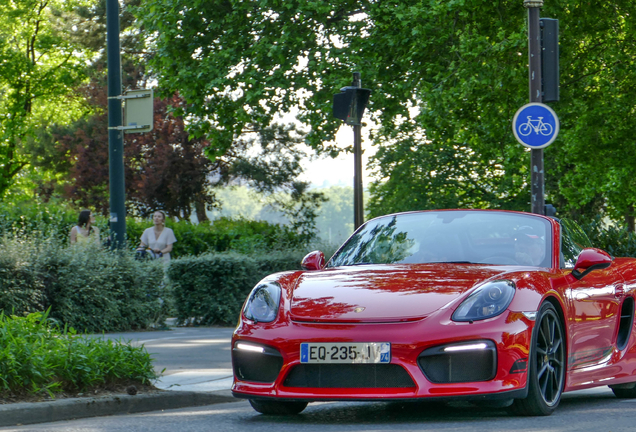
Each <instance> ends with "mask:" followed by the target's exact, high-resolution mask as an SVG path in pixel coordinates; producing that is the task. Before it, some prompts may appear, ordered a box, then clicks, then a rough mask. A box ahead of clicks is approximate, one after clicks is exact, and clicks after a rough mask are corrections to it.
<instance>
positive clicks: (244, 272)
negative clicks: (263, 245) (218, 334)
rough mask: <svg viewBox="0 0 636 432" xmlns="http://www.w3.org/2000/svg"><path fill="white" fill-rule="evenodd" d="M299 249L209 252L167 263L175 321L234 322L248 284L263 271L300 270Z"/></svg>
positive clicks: (247, 291) (252, 282)
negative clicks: (249, 253)
mask: <svg viewBox="0 0 636 432" xmlns="http://www.w3.org/2000/svg"><path fill="white" fill-rule="evenodd" d="M303 254H304V253H303V252H289V253H282V252H279V253H272V254H268V255H256V256H253V257H250V256H246V255H241V254H237V253H232V252H230V253H209V254H202V255H200V256H197V257H186V258H181V259H179V260H176V261H173V262H171V263H170V267H169V268H168V277H169V279H170V281H171V284H172V286H173V292H174V296H175V305H176V309H177V316H178V319H179V321H181V322H183V321H185V320H187V319H189V318H194V319H195V323H196V324H228V325H231V324H235V323H236V321H237V320H238V318H239V313H240V311H241V306H242V305H243V302H244V301H245V299H246V297H247V295H248V294H249V292H250V291H251V290H252V288H253V287H254V286H255V285H256V284H257V283H258V282H259V281H260V280H261V279H262V278H263V277H265V276H266V275H268V274H271V273H276V272H280V271H289V270H300V261H301V259H302V257H303Z"/></svg>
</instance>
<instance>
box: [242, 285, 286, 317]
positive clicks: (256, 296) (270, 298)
mask: <svg viewBox="0 0 636 432" xmlns="http://www.w3.org/2000/svg"><path fill="white" fill-rule="evenodd" d="M279 304H280V286H279V285H278V284H276V283H273V282H270V283H264V284H259V285H257V286H256V287H255V288H254V289H253V290H252V292H251V293H250V296H249V297H248V299H247V302H246V303H245V308H243V315H245V318H248V319H251V320H252V321H255V322H272V321H274V320H275V319H276V315H278V306H279Z"/></svg>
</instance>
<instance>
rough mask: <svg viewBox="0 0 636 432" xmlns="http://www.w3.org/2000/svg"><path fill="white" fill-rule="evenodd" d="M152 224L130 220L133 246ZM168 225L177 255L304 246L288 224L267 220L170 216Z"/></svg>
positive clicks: (130, 236) (242, 251) (130, 234)
mask: <svg viewBox="0 0 636 432" xmlns="http://www.w3.org/2000/svg"><path fill="white" fill-rule="evenodd" d="M152 226H153V225H152V222H151V221H139V220H133V219H129V220H127V221H126V235H127V236H128V239H129V244H130V246H131V247H132V248H134V247H137V245H139V239H140V238H141V235H142V234H143V232H144V230H145V229H146V228H149V227H152ZM166 226H167V227H168V228H171V229H172V230H173V231H174V235H175V237H176V238H177V242H176V243H175V244H174V246H173V252H172V253H171V255H173V256H174V257H183V256H187V255H199V254H201V253H206V252H224V251H228V250H233V251H237V252H240V253H250V254H251V253H254V252H259V251H261V252H262V251H266V250H282V249H289V248H296V247H299V246H302V240H301V238H300V237H299V236H298V235H297V234H296V233H294V232H292V231H291V230H290V229H289V228H287V227H286V226H284V225H278V224H272V223H269V222H265V221H250V220H246V219H229V218H220V219H216V220H215V221H213V222H211V223H209V222H204V223H200V224H193V223H191V222H189V221H183V220H182V221H179V222H174V221H171V220H167V221H166Z"/></svg>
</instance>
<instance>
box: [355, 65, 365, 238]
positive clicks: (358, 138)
mask: <svg viewBox="0 0 636 432" xmlns="http://www.w3.org/2000/svg"><path fill="white" fill-rule="evenodd" d="M353 87H356V88H361V87H362V83H361V81H360V72H354V73H353ZM353 159H354V165H353V225H354V229H358V227H360V225H362V224H363V223H364V203H363V195H362V126H361V125H360V124H356V125H353Z"/></svg>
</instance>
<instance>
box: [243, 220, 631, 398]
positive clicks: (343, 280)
mask: <svg viewBox="0 0 636 432" xmlns="http://www.w3.org/2000/svg"><path fill="white" fill-rule="evenodd" d="M509 213H514V212H509ZM536 217H539V218H543V219H545V220H547V221H549V223H550V226H551V228H552V230H551V236H552V238H551V241H552V245H553V248H552V251H553V253H552V257H551V259H550V262H551V267H546V268H540V267H529V266H520V265H482V264H462V263H457V264H442V263H434V264H382V265H358V266H346V267H336V268H325V269H322V270H316V271H296V272H288V273H280V274H275V275H271V276H269V277H268V278H266V279H265V280H264V281H275V282H276V283H278V284H279V285H280V287H281V289H282V295H281V299H280V307H279V312H278V316H277V318H276V319H275V320H274V321H273V322H270V323H265V322H258V323H257V322H254V321H253V320H250V319H247V318H246V317H245V316H244V315H243V316H241V319H240V321H239V324H238V327H237V328H236V331H235V332H234V336H233V340H232V344H233V345H232V346H233V347H234V346H235V344H236V343H237V342H240V341H242V342H249V343H252V344H256V345H262V346H267V347H271V348H274V349H275V350H277V351H278V352H280V354H281V355H282V358H283V366H282V368H281V370H280V373H279V375H278V377H277V378H276V380H275V381H274V382H272V383H258V382H253V381H245V380H241V379H239V378H238V377H237V375H236V373H235V378H234V385H233V388H232V390H233V393H234V394H235V395H236V396H238V397H247V398H272V397H273V398H280V399H284V400H310V401H315V400H375V399H411V398H431V397H444V398H447V397H469V396H470V397H478V396H491V397H492V396H495V397H496V396H497V395H507V394H514V395H521V396H523V394H524V393H523V392H524V390H525V389H526V388H527V386H526V384H527V375H528V373H527V370H526V369H525V368H523V367H522V368H521V369H517V370H515V367H514V366H515V364H516V362H518V361H521V364H524V361H527V359H528V356H529V352H530V346H531V340H532V334H533V329H534V324H535V322H534V321H533V319H532V317H531V314H532V313H533V312H536V311H538V310H539V308H540V306H541V304H542V303H543V302H546V301H550V302H552V303H553V304H554V305H555V307H556V308H557V310H558V311H559V314H560V315H561V316H562V320H563V328H564V332H565V337H566V340H567V347H566V355H567V372H566V381H565V385H564V389H563V390H564V391H570V390H578V389H583V388H589V387H594V386H599V385H610V384H620V383H626V382H635V381H636V339H635V336H634V334H633V325H634V324H633V320H632V322H631V328H630V329H629V336H628V338H627V342H626V344H625V346H624V347H623V348H620V347H617V335H618V331H619V323H620V319H621V317H620V315H621V306H622V303H623V301H624V300H625V299H626V298H632V299H633V298H634V295H635V293H636V264H635V260H634V259H631V258H616V259H614V261H613V262H612V264H611V266H609V267H608V268H605V269H598V270H594V271H591V272H590V273H589V274H587V275H585V276H584V277H583V278H581V279H580V280H579V279H577V278H575V277H574V276H573V275H572V273H573V271H572V270H573V269H571V268H569V269H566V268H561V267H562V266H561V265H560V257H559V253H558V252H555V251H559V250H560V241H561V240H560V239H561V228H560V225H559V223H557V222H556V221H555V220H553V219H550V218H547V217H542V216H536ZM320 267H321V266H320ZM501 279H505V280H510V281H513V282H514V283H515V285H516V291H515V294H514V298H513V300H512V301H511V302H510V304H509V306H508V307H507V309H506V310H505V312H503V313H501V314H500V315H497V316H495V317H492V318H488V319H484V320H481V321H470V322H457V321H454V320H453V319H452V315H453V313H454V312H455V310H456V308H457V307H458V306H459V305H460V304H461V303H462V302H463V301H464V300H465V299H466V298H467V297H468V296H469V295H470V294H471V293H472V292H473V291H474V290H475V289H476V288H477V287H479V286H480V285H482V284H483V283H485V282H487V281H493V280H501ZM481 340H489V341H492V342H494V343H495V345H496V350H497V365H496V373H495V377H494V378H493V379H491V380H488V381H480V382H464V383H452V384H448V383H447V384H436V383H433V382H431V381H430V380H429V379H427V377H426V376H425V375H424V373H423V372H422V369H421V368H420V366H419V365H418V356H419V355H420V354H421V353H422V352H423V351H424V350H426V349H428V348H431V347H436V346H441V345H445V344H453V343H458V342H464V341H481ZM303 342H390V343H391V363H392V364H398V365H400V366H402V367H403V368H404V369H405V370H406V371H407V373H408V374H409V376H410V377H411V378H412V380H413V382H414V387H410V388H356V389H351V388H306V387H303V388H290V387H286V386H285V384H284V382H285V378H286V376H287V374H288V372H289V371H290V370H291V369H292V368H293V367H294V366H297V365H299V364H300V344H301V343H303ZM515 392H517V393H515ZM515 397H516V396H515Z"/></svg>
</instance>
